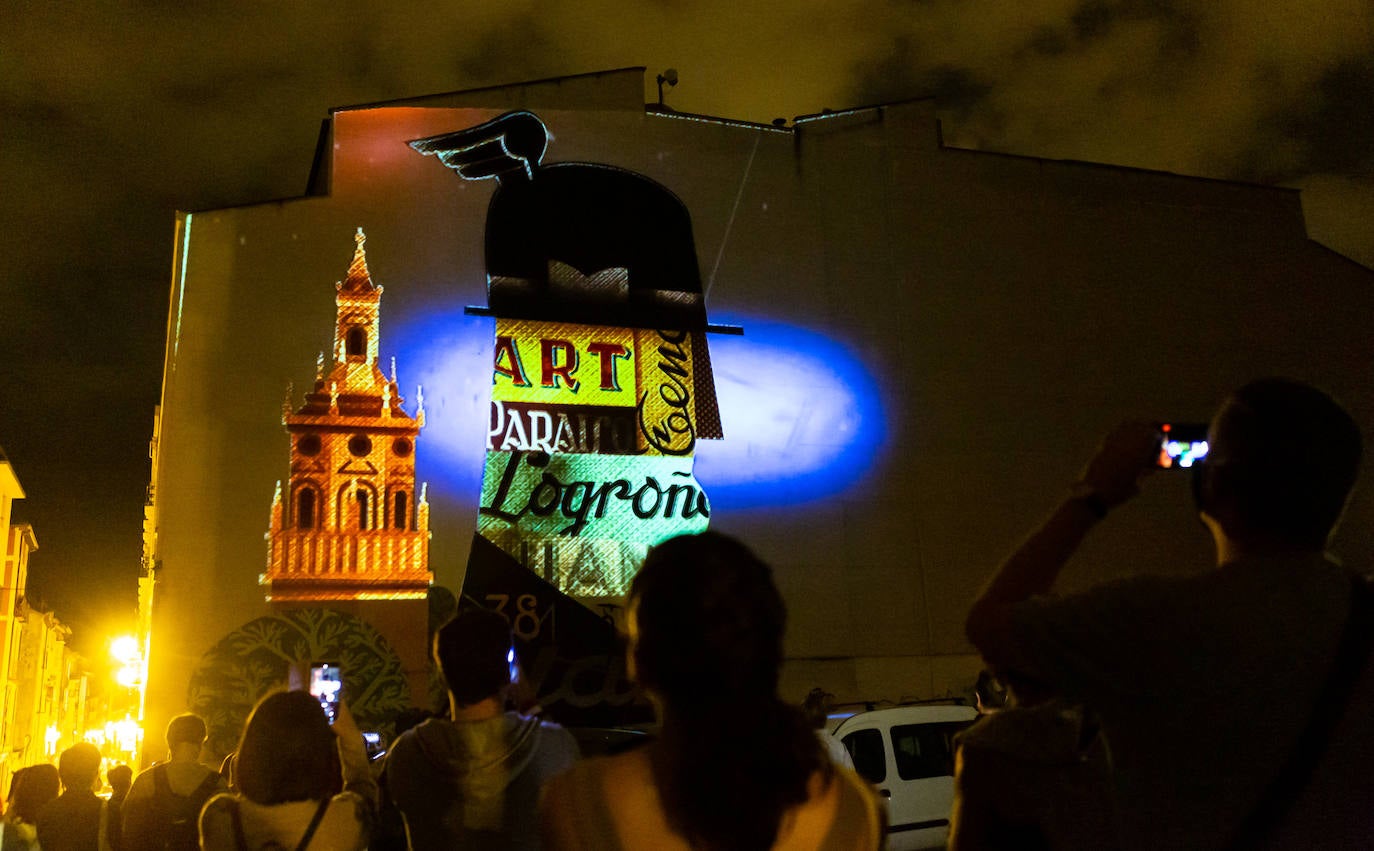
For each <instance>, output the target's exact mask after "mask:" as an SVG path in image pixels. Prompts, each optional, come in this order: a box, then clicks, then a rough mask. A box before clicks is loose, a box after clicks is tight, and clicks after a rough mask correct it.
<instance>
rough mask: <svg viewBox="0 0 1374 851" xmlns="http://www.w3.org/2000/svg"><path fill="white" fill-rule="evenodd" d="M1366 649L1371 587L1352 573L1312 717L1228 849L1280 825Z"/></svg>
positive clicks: (1372, 609) (1252, 842)
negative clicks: (1346, 608) (1337, 639)
mask: <svg viewBox="0 0 1374 851" xmlns="http://www.w3.org/2000/svg"><path fill="white" fill-rule="evenodd" d="M1371 650H1374V586H1371V585H1370V583H1369V581H1368V580H1366V579H1365V578H1364V577H1363V576H1358V575H1356V576H1352V577H1351V589H1350V616H1349V618H1348V619H1347V620H1346V622H1345V631H1344V632H1343V633H1341V643H1340V645H1339V647H1338V648H1337V649H1336V660H1335V662H1333V663H1332V665H1331V672H1330V673H1329V674H1327V677H1326V682H1325V683H1323V684H1322V688H1321V691H1320V692H1319V693H1318V695H1317V703H1316V705H1315V706H1314V707H1313V708H1312V715H1311V717H1310V718H1309V719H1308V722H1307V726H1306V728H1304V729H1303V731H1302V732H1301V733H1300V734H1299V735H1298V738H1297V741H1296V742H1294V744H1293V748H1292V750H1290V751H1289V753H1288V757H1287V759H1285V761H1284V763H1283V767H1282V768H1281V769H1280V770H1279V773H1278V775H1277V776H1275V777H1274V779H1273V780H1271V781H1270V783H1269V786H1268V788H1266V789H1265V790H1264V794H1263V795H1262V796H1261V797H1260V799H1259V803H1257V804H1256V805H1255V808H1254V809H1252V810H1251V811H1250V815H1249V816H1248V817H1247V818H1246V819H1245V822H1244V823H1243V824H1242V825H1241V826H1240V830H1239V831H1237V833H1236V841H1235V843H1234V845H1233V846H1232V847H1233V848H1235V849H1247V848H1255V847H1258V846H1259V844H1260V842H1261V841H1262V840H1263V839H1264V838H1265V837H1267V836H1269V835H1271V834H1272V833H1273V832H1274V830H1275V829H1276V828H1277V827H1278V826H1279V825H1280V824H1281V823H1282V822H1283V818H1284V816H1286V815H1287V814H1288V811H1289V810H1290V809H1292V807H1293V804H1294V803H1295V802H1296V801H1297V799H1298V796H1299V794H1301V793H1302V790H1303V788H1304V787H1306V785H1307V783H1308V781H1309V780H1310V779H1311V777H1312V773H1313V772H1314V771H1316V769H1317V764H1318V763H1319V762H1320V760H1321V758H1322V755H1323V754H1324V753H1325V752H1326V749H1327V747H1328V746H1329V745H1330V744H1331V736H1332V734H1333V733H1334V732H1335V729H1336V725H1337V723H1338V722H1339V721H1340V720H1341V715H1342V713H1343V712H1344V710H1345V706H1346V703H1347V702H1348V701H1349V699H1350V695H1351V693H1352V692H1353V691H1354V690H1355V685H1356V683H1357V682H1358V681H1359V677H1360V673H1361V672H1363V671H1364V669H1365V667H1366V666H1365V663H1366V662H1367V661H1368V659H1369V655H1370V652H1371Z"/></svg>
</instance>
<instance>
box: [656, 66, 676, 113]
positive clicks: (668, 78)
mask: <svg viewBox="0 0 1374 851" xmlns="http://www.w3.org/2000/svg"><path fill="white" fill-rule="evenodd" d="M664 83H667V84H668V86H669V88H671V87H673V86H676V85H677V69H676V68H669V69H667V70H666V71H664V72H663V73H662V74H659V75H658V105H659V106H663V84H664Z"/></svg>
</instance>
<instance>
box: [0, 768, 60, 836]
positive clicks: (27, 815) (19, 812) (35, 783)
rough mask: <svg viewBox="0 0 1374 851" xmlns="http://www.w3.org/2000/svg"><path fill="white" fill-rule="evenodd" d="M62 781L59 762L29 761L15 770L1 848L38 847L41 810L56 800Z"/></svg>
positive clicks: (7, 802)
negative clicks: (54, 763) (29, 762)
mask: <svg viewBox="0 0 1374 851" xmlns="http://www.w3.org/2000/svg"><path fill="white" fill-rule="evenodd" d="M61 788H62V781H61V780H60V779H59V778H58V774H57V766H55V765H48V764H46V763H44V764H41V765H30V766H27V767H25V768H21V769H19V770H18V771H16V772H14V776H13V777H11V778H10V794H9V798H8V799H7V801H6V804H5V820H4V822H3V826H0V848H8V849H11V851H29V849H35V848H37V847H38V811H39V810H41V809H43V806H44V805H45V804H47V803H48V802H49V801H53V800H56V798H57V795H58V792H60V791H61Z"/></svg>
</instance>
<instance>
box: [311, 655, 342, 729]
mask: <svg viewBox="0 0 1374 851" xmlns="http://www.w3.org/2000/svg"><path fill="white" fill-rule="evenodd" d="M342 692H343V669H342V668H340V667H339V663H338V662H312V663H311V665H310V693H311V694H312V695H314V696H315V699H316V700H318V701H319V702H320V706H321V707H323V708H324V714H325V716H326V717H328V718H329V723H330V724H333V723H334V720H335V719H336V718H338V717H339V698H340V697H341V696H342V695H341V693H342Z"/></svg>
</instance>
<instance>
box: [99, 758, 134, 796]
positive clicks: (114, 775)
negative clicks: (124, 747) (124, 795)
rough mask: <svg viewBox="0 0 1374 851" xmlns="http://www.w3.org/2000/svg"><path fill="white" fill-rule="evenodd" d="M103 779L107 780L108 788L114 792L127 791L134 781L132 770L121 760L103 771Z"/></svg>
mask: <svg viewBox="0 0 1374 851" xmlns="http://www.w3.org/2000/svg"><path fill="white" fill-rule="evenodd" d="M105 779H106V780H108V781H109V783H110V788H111V789H113V790H114V791H115V792H121V791H122V792H127V791H129V786H130V785H132V784H133V782H134V770H133V769H132V768H130V767H129V766H127V765H125V764H124V763H122V762H121V763H120V764H119V765H116V766H114V767H113V768H111V769H110V770H109V771H107V772H105Z"/></svg>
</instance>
